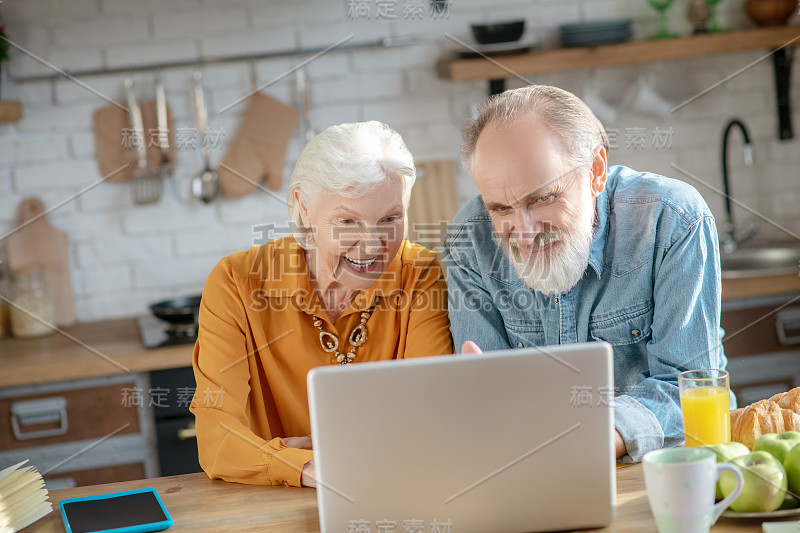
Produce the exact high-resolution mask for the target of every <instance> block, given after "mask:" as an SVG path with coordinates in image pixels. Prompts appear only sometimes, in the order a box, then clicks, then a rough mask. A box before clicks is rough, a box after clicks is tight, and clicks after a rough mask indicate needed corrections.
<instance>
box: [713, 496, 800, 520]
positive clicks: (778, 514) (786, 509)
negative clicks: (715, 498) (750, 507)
mask: <svg viewBox="0 0 800 533" xmlns="http://www.w3.org/2000/svg"><path fill="white" fill-rule="evenodd" d="M797 515H800V502H798V501H797V500H795V499H793V498H789V497H787V498H786V501H784V502H783V505H781V508H780V509H777V510H775V511H753V512H736V511H731V510H730V509H728V510H726V511H725V512H724V513H722V516H724V517H726V518H784V517H788V516H797Z"/></svg>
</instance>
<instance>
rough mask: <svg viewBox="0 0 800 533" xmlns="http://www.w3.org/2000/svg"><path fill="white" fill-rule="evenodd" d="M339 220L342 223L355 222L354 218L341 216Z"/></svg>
mask: <svg viewBox="0 0 800 533" xmlns="http://www.w3.org/2000/svg"><path fill="white" fill-rule="evenodd" d="M341 222H342V224H353V223H355V220H353V219H352V218H343V219H342V220H341Z"/></svg>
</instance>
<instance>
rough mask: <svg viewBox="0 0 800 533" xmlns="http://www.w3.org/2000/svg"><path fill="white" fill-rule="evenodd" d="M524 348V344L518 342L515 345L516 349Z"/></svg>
mask: <svg viewBox="0 0 800 533" xmlns="http://www.w3.org/2000/svg"><path fill="white" fill-rule="evenodd" d="M524 347H525V345H524V344H522V343H521V342H518V343H517V348H524Z"/></svg>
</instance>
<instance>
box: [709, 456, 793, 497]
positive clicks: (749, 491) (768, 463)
mask: <svg viewBox="0 0 800 533" xmlns="http://www.w3.org/2000/svg"><path fill="white" fill-rule="evenodd" d="M730 463H731V464H733V465H736V466H738V467H739V468H740V469H741V471H742V474H744V487H743V488H742V493H741V494H740V495H739V497H738V498H736V499H735V500H734V501H733V503H732V504H731V511H739V512H755V511H774V510H775V509H777V508H778V507H780V506H781V504H782V503H783V500H784V498H786V488H787V486H788V485H787V484H788V480H787V477H788V476H787V475H786V470H784V469H783V465H782V464H781V463H780V461H778V460H777V459H775V457H774V456H773V455H772V454H771V453H769V452H765V451H757V452H750V453H748V454H747V455H743V456H741V457H736V458H734V459H731V461H730ZM719 485H720V487H721V488H722V495H723V496H728V494H730V493H731V492H733V489H734V488H736V476H734V475H733V473H732V472H722V474H720V476H719Z"/></svg>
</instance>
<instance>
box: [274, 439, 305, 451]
mask: <svg viewBox="0 0 800 533" xmlns="http://www.w3.org/2000/svg"><path fill="white" fill-rule="evenodd" d="M281 440H283V443H284V444H285V445H286V446H288V447H289V448H300V449H301V450H310V449H311V437H283V439H281Z"/></svg>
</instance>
